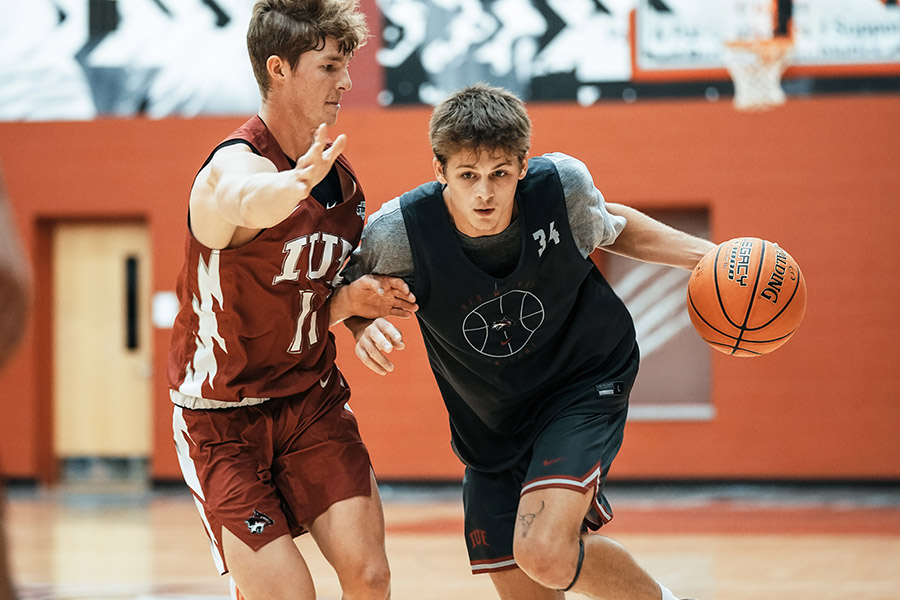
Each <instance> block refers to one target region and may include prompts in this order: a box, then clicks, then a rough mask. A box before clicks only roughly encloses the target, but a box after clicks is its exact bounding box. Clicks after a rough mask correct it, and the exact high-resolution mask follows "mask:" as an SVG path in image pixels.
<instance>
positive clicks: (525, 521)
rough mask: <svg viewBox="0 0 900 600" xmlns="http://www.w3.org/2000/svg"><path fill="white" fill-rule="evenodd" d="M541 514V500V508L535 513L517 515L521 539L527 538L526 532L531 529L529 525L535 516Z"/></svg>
mask: <svg viewBox="0 0 900 600" xmlns="http://www.w3.org/2000/svg"><path fill="white" fill-rule="evenodd" d="M542 512H544V501H543V500H541V507H540V508H539V509H538V510H537V512H533V513H521V514H520V515H519V522H520V523H521V524H522V537H528V530H529V529H531V525H532V524H533V523H534V520H535V518H537V516H538V515H539V514H541V513H542Z"/></svg>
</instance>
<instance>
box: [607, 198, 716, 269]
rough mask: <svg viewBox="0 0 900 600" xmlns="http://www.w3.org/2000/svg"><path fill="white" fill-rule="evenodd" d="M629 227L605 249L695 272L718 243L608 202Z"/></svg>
mask: <svg viewBox="0 0 900 600" xmlns="http://www.w3.org/2000/svg"><path fill="white" fill-rule="evenodd" d="M607 209H608V210H609V212H610V213H612V214H614V215H619V216H622V217H625V218H626V219H627V220H628V224H627V225H625V229H623V230H622V232H621V233H620V234H619V237H618V238H616V241H615V243H613V244H612V245H610V246H605V247H604V248H603V249H604V250H607V251H609V252H612V253H614V254H619V255H621V256H626V257H628V258H633V259H636V260H640V261H644V262H651V263H657V264H662V265H669V266H671V267H678V268H681V269H686V270H691V269H693V268H694V267H695V266H696V265H697V263H698V262H699V261H700V259H701V258H703V256H704V255H705V254H706V253H707V252H709V251H710V250H712V249H713V248H715V244H713V243H712V242H710V241H708V240H704V239H701V238H698V237H696V236H693V235H691V234H689V233H685V232H683V231H679V230H677V229H674V228H672V227H669V226H668V225H666V224H664V223H660V222H659V221H657V220H655V219H652V218H650V217H648V216H647V215H645V214H643V213H642V212H640V211H638V210H635V209H633V208H630V207H628V206H624V205H622V204H614V203H607Z"/></svg>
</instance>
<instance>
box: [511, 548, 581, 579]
mask: <svg viewBox="0 0 900 600" xmlns="http://www.w3.org/2000/svg"><path fill="white" fill-rule="evenodd" d="M513 555H514V557H515V559H516V564H518V566H519V568H520V569H522V570H523V571H524V572H525V573H526V574H527V575H528V576H529V577H531V578H532V579H534V580H535V581H537V582H538V583H540V584H541V585H543V586H544V587H548V588H550V589H555V590H558V589H562V588H565V587H566V586H568V585H569V583H571V581H572V577H573V576H574V574H575V569H576V566H577V562H578V542H577V540H576V541H572V540H569V539H564V538H562V537H559V536H549V535H548V536H529V537H528V538H521V539H518V540H516V542H515V544H514V545H513Z"/></svg>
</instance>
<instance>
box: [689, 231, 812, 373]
mask: <svg viewBox="0 0 900 600" xmlns="http://www.w3.org/2000/svg"><path fill="white" fill-rule="evenodd" d="M687 307H688V313H689V314H690V316H691V322H692V323H693V324H694V329H696V330H697V333H699V334H700V337H702V338H703V340H704V341H705V342H706V343H707V344H709V345H710V346H712V347H713V348H715V349H716V350H718V351H719V352H724V353H725V354H731V355H732V356H759V355H760V354H767V353H769V352H771V351H772V350H775V349H776V348H778V347H779V346H781V345H782V344H784V343H785V342H786V341H788V339H790V337H791V336H792V335H793V334H794V332H795V331H797V327H799V326H800V321H802V320H803V315H804V314H805V313H806V282H805V281H804V280H803V276H802V275H801V273H800V267H799V266H797V263H796V261H794V259H793V258H791V255H790V254H788V253H787V252H785V251H784V250H782V249H781V248H779V247H778V244H774V243H772V242H768V241H766V240H761V239H759V238H750V237H745V238H735V239H733V240H729V241H727V242H723V243H721V244H719V245H718V247H716V248H715V249H713V250H710V252H709V253H708V254H707V255H706V256H704V257H703V258H702V259H701V260H700V262H699V263H698V264H697V266H696V267H695V268H694V271H693V272H692V273H691V278H690V280H689V281H688V293H687Z"/></svg>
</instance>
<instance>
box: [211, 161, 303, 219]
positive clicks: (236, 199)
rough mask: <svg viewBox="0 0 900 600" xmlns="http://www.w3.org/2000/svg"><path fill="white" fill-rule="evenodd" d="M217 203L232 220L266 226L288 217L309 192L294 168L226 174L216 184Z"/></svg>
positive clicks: (226, 217)
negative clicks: (297, 176) (300, 183)
mask: <svg viewBox="0 0 900 600" xmlns="http://www.w3.org/2000/svg"><path fill="white" fill-rule="evenodd" d="M215 189H216V203H217V205H218V207H219V211H220V212H221V213H222V216H223V217H224V218H225V219H226V220H227V221H228V222H230V223H232V224H234V225H237V226H239V227H246V228H248V229H265V228H267V227H273V226H275V225H277V224H278V223H281V222H282V221H283V220H285V219H286V218H287V217H288V216H289V215H290V214H291V212H293V210H294V208H296V206H297V204H298V203H299V202H300V201H301V200H303V199H304V198H305V197H306V196H307V195H308V194H306V193H304V192H305V191H306V190H305V188H303V186H298V183H297V181H296V179H295V178H294V177H293V172H292V171H281V172H278V173H254V174H252V175H241V176H230V177H229V176H225V177H222V179H220V180H219V181H217V182H216V184H215Z"/></svg>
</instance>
